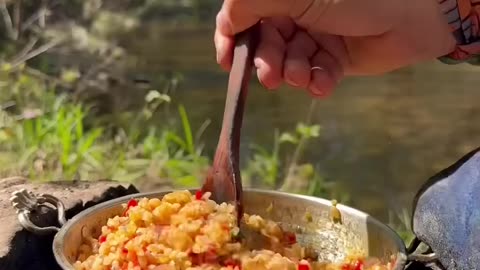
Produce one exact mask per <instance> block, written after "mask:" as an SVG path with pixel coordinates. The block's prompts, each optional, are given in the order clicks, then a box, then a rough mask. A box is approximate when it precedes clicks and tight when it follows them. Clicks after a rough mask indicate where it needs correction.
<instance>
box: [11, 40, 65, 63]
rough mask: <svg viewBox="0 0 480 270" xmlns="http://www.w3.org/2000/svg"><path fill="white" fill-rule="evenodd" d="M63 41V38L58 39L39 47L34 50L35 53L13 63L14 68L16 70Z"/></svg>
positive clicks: (31, 52)
mask: <svg viewBox="0 0 480 270" xmlns="http://www.w3.org/2000/svg"><path fill="white" fill-rule="evenodd" d="M62 41H63V39H62V38H58V39H54V40H52V41H50V42H48V43H46V44H43V45H42V46H40V47H38V48H37V49H35V50H33V51H30V52H29V53H27V54H26V55H25V56H23V57H21V58H19V59H17V60H16V61H15V62H14V63H12V68H15V67H17V66H19V65H20V64H22V63H24V62H26V61H28V60H30V59H32V58H34V57H36V56H38V55H40V54H42V53H44V52H46V51H48V50H50V49H51V48H53V47H55V46H57V45H58V44H60V43H61V42H62Z"/></svg>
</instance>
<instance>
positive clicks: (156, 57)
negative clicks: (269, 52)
mask: <svg viewBox="0 0 480 270" xmlns="http://www.w3.org/2000/svg"><path fill="white" fill-rule="evenodd" d="M212 37H213V32H212V29H211V27H208V26H201V25H198V26H184V27H179V26H177V27H173V28H167V29H165V27H163V26H162V25H160V24H158V23H157V24H150V25H147V26H145V27H142V29H141V31H140V30H139V31H136V32H133V33H131V34H129V35H128V36H127V37H124V39H123V40H122V41H121V42H123V43H124V45H126V46H127V47H128V50H129V52H131V53H132V54H133V55H134V56H135V57H136V61H135V62H133V63H132V67H133V68H134V69H135V71H136V72H140V73H144V74H148V75H149V76H150V77H153V78H155V76H160V75H161V74H165V73H167V72H180V73H182V75H183V77H184V79H183V82H182V83H181V84H180V86H179V88H178V89H177V90H176V92H175V93H174V94H173V96H174V97H173V98H174V100H176V101H177V102H179V103H182V104H184V105H185V106H186V108H187V111H188V113H189V116H190V118H191V120H192V122H193V123H194V124H193V125H194V128H198V127H199V126H200V125H201V124H202V123H203V122H204V121H205V120H206V119H210V120H211V121H212V122H211V124H210V126H209V127H208V129H207V131H206V132H205V134H204V135H203V139H204V140H205V141H206V150H207V151H208V152H209V153H211V152H212V150H213V149H214V148H215V146H216V141H217V139H218V132H219V129H220V124H221V118H222V115H223V108H224V102H225V91H226V85H227V79H228V75H227V74H226V73H224V72H222V71H220V70H219V68H218V67H217V65H216V63H215V60H214V59H215V54H214V48H213V44H212ZM479 88H480V68H475V67H471V66H468V65H458V66H448V65H444V64H442V63H439V62H437V61H434V62H431V63H425V64H421V65H418V66H415V67H412V68H408V69H403V70H399V71H397V72H394V73H391V74H388V75H385V76H377V77H368V78H350V79H347V80H345V81H344V82H343V83H342V84H341V85H340V87H338V89H336V91H335V93H334V94H333V95H332V96H331V97H329V98H327V99H325V100H319V101H318V102H317V104H316V106H315V110H314V112H313V115H312V116H313V117H312V122H313V123H317V124H319V125H321V128H322V129H321V136H320V137H319V138H318V139H315V140H314V141H312V142H311V143H310V144H309V147H308V148H307V150H306V153H305V156H304V158H303V161H310V162H312V163H314V164H316V165H317V168H318V170H319V173H320V174H321V175H322V176H323V177H325V178H326V179H328V180H330V181H335V182H336V183H337V184H338V188H339V189H340V190H342V191H345V192H347V193H348V194H350V198H351V202H350V205H352V206H354V207H357V208H359V209H362V210H364V211H367V212H368V213H371V214H373V215H375V216H376V217H378V218H380V219H381V220H384V221H386V220H387V218H388V213H389V211H391V210H396V209H397V210H398V209H401V208H403V207H406V208H410V207H411V201H412V198H413V196H414V195H415V192H416V191H417V189H418V188H419V186H420V185H421V184H422V183H423V182H424V181H426V180H427V178H428V177H430V176H432V175H433V174H434V173H436V172H438V171H439V170H441V169H443V168H445V167H447V166H449V165H450V164H451V163H453V162H455V161H456V160H457V159H459V158H460V157H461V156H462V155H464V154H465V153H467V152H468V151H470V150H472V149H474V148H475V147H477V146H478V145H480V106H479V101H480V89H479ZM311 101H312V99H311V97H310V96H309V95H308V94H306V93H304V92H302V91H299V90H295V89H290V88H288V87H282V88H281V89H279V90H278V91H274V92H270V91H267V90H264V89H262V87H261V86H260V85H259V84H258V83H257V82H256V80H252V86H251V90H250V93H249V97H248V101H247V109H246V115H245V118H244V129H243V131H242V133H243V134H242V136H243V137H242V150H241V151H242V155H243V156H246V155H249V148H248V145H249V144H250V143H252V142H255V143H259V144H263V145H266V146H270V145H271V144H272V138H273V131H274V129H275V128H278V129H279V130H290V129H292V128H294V127H295V125H296V123H297V122H298V121H302V120H304V119H305V118H306V116H307V114H308V112H309V108H310V104H311ZM158 120H159V122H160V121H162V119H158Z"/></svg>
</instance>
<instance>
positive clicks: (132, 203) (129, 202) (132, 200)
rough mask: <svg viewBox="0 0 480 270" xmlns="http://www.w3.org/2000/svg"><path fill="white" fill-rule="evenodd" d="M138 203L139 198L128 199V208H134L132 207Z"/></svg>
mask: <svg viewBox="0 0 480 270" xmlns="http://www.w3.org/2000/svg"><path fill="white" fill-rule="evenodd" d="M137 205H138V202H137V200H135V199H131V200H130V201H128V203H127V209H129V208H132V207H135V206H137Z"/></svg>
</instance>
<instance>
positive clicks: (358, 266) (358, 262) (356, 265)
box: [353, 260, 363, 270]
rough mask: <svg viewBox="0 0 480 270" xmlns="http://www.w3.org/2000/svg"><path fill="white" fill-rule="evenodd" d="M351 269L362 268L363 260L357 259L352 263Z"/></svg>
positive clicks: (360, 269) (361, 269)
mask: <svg viewBox="0 0 480 270" xmlns="http://www.w3.org/2000/svg"><path fill="white" fill-rule="evenodd" d="M353 270H363V261H361V260H357V261H356V262H355V263H354V264H353Z"/></svg>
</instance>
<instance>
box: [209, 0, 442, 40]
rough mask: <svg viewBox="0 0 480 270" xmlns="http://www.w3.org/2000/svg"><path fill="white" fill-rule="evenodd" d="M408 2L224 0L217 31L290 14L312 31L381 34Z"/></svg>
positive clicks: (225, 32) (229, 32)
mask: <svg viewBox="0 0 480 270" xmlns="http://www.w3.org/2000/svg"><path fill="white" fill-rule="evenodd" d="M410 1H411V0H410ZM415 1H416V0H415ZM427 1H432V0H427ZM407 2H408V1H407ZM405 5H406V4H405V3H404V1H398V0H390V1H386V0H363V1H358V0H225V1H224V2H223V6H222V9H221V10H220V12H219V13H218V16H217V31H218V32H219V33H220V34H222V35H224V36H233V35H235V34H237V33H239V32H241V31H243V30H245V29H247V28H249V27H251V26H253V25H254V24H255V23H257V22H258V21H259V20H260V19H262V18H268V17H290V18H292V19H293V20H294V21H295V22H296V23H297V25H299V26H301V27H303V28H306V29H309V30H311V31H313V32H322V33H327V34H333V35H342V36H364V35H379V34H383V33H384V32H386V31H388V30H389V29H390V28H391V27H392V23H394V22H396V21H398V17H399V16H401V15H402V14H403V12H402V9H404V8H405Z"/></svg>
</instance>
